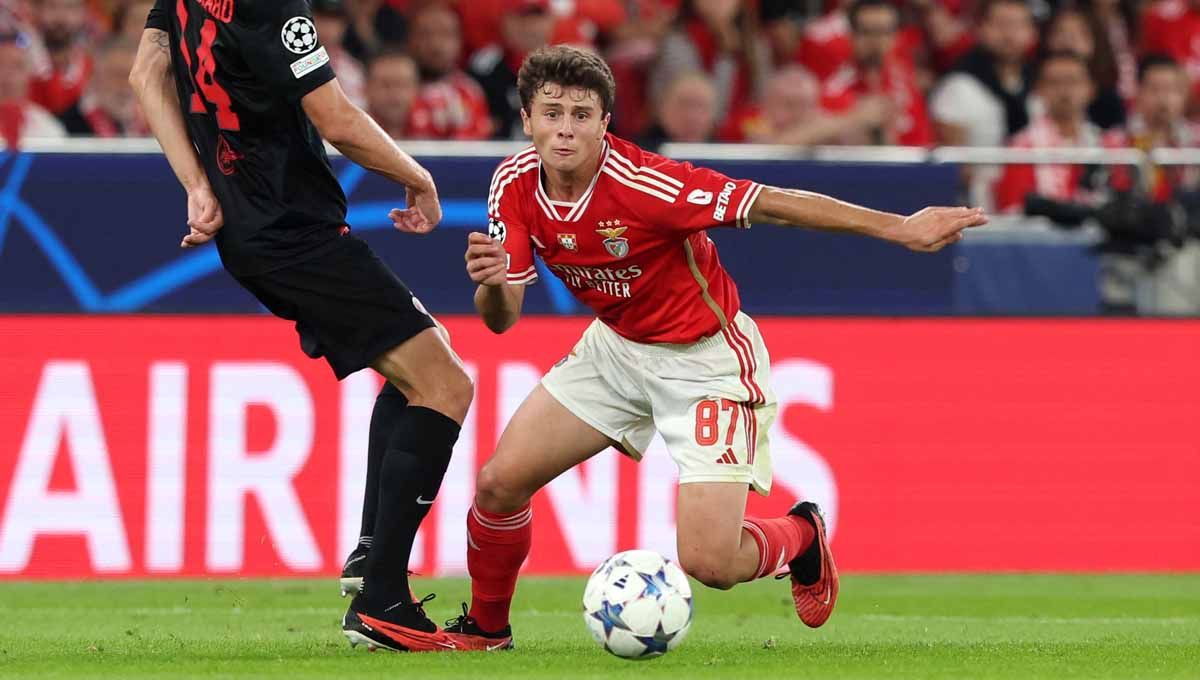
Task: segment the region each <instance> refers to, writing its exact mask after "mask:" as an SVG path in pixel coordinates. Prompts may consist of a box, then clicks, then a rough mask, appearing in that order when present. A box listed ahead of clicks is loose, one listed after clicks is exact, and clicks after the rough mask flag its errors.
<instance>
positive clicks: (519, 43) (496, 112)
mask: <svg viewBox="0 0 1200 680" xmlns="http://www.w3.org/2000/svg"><path fill="white" fill-rule="evenodd" d="M554 21H555V20H554V15H553V14H552V13H551V12H550V2H549V0H504V8H503V12H502V14H501V16H500V42H499V43H498V44H495V45H492V46H490V47H488V48H485V49H483V50H480V51H479V52H478V53H476V54H475V56H474V57H472V59H471V67H470V70H471V75H472V76H474V77H475V80H477V81H479V85H480V87H482V88H483V92H484V94H485V95H486V96H487V104H488V110H489V111H490V112H491V116H492V136H494V137H496V138H499V139H525V132H524V130H523V129H522V127H521V114H520V110H521V97H520V95H519V94H518V93H517V71H519V70H520V68H521V62H522V61H524V60H525V55H527V54H529V53H530V52H532V51H533V50H535V49H537V48H539V47H541V46H543V45H547V44H549V42H550V36H551V35H552V33H553V31H554Z"/></svg>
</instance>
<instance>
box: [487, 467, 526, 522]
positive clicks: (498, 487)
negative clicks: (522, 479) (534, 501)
mask: <svg viewBox="0 0 1200 680" xmlns="http://www.w3.org/2000/svg"><path fill="white" fill-rule="evenodd" d="M530 498H531V496H530V494H528V493H526V492H525V491H523V490H521V489H519V488H518V486H517V485H515V484H513V483H512V482H511V481H509V480H507V479H505V478H504V475H503V474H502V473H500V472H498V471H497V470H496V468H495V467H493V466H491V465H484V466H483V469H482V470H480V471H479V475H478V477H476V479H475V506H476V507H478V508H479V509H481V510H486V511H487V512H494V513H499V514H507V513H510V512H516V511H517V510H520V509H521V508H523V507H525V504H526V503H528V502H529V499H530Z"/></svg>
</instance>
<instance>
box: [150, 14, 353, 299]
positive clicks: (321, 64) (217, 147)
mask: <svg viewBox="0 0 1200 680" xmlns="http://www.w3.org/2000/svg"><path fill="white" fill-rule="evenodd" d="M146 28H153V29H158V30H162V31H166V32H167V33H168V34H169V35H170V39H171V40H170V42H171V46H170V49H171V64H172V68H173V71H174V75H175V83H176V87H177V89H178V91H179V98H180V102H181V105H182V107H183V112H184V117H185V118H186V119H187V127H188V131H189V133H190V136H191V139H192V142H193V143H194V144H195V146H196V150H197V152H198V153H199V154H200V160H201V161H202V162H203V163H204V169H205V172H206V174H207V175H208V180H209V182H210V183H211V184H212V188H213V191H214V193H216V196H217V199H218V200H219V201H220V203H221V209H222V211H223V212H224V216H225V227H224V228H223V229H222V230H221V231H220V232H219V233H218V234H217V239H216V241H217V247H218V250H219V251H220V253H221V259H222V260H223V262H224V263H225V267H226V268H227V269H229V270H230V271H231V272H233V273H235V274H241V275H251V274H257V273H261V272H266V271H270V270H273V269H277V268H279V267H282V266H286V265H289V264H292V263H295V262H299V261H303V260H304V259H306V258H308V257H312V256H315V255H316V254H319V253H320V252H323V250H324V249H325V248H327V247H330V246H331V244H333V243H334V242H335V240H336V239H337V237H338V235H339V232H340V230H341V229H342V228H343V227H344V226H345V225H346V222H345V220H346V196H345V194H344V193H343V192H342V189H341V186H339V185H338V182H337V178H336V177H334V174H333V170H332V169H331V168H330V166H329V159H328V157H327V156H326V155H325V147H324V145H323V144H322V142H321V137H320V135H319V134H318V133H317V130H316V128H314V127H313V125H312V123H311V122H310V121H309V120H308V116H306V115H305V113H304V110H303V108H302V107H301V105H300V100H301V98H303V97H304V96H305V95H307V94H308V93H310V92H312V91H313V90H315V89H317V88H318V87H320V86H322V85H324V84H326V83H327V82H329V81H330V80H332V79H333V78H334V73H333V69H332V68H330V66H329V54H328V53H327V52H326V50H325V48H324V47H323V46H322V45H321V42H320V40H319V38H318V36H317V30H316V24H314V23H313V20H312V9H311V7H310V4H309V2H308V0H158V1H157V2H156V3H155V5H154V9H152V10H151V12H150V16H149V18H148V19H147V21H146Z"/></svg>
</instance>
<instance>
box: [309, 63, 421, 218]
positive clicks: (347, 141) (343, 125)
mask: <svg viewBox="0 0 1200 680" xmlns="http://www.w3.org/2000/svg"><path fill="white" fill-rule="evenodd" d="M300 103H301V105H302V106H303V107H304V112H305V113H306V114H308V118H309V120H311V121H312V122H313V125H315V126H317V130H318V131H319V132H320V133H321V136H322V137H324V138H325V140H326V141H328V142H329V143H330V144H332V145H333V146H334V147H336V148H337V150H338V151H341V152H342V153H343V154H344V155H345V156H346V157H347V158H349V159H350V160H352V161H354V162H355V163H358V164H359V165H361V166H363V167H364V168H366V169H367V170H370V171H371V172H375V173H378V174H380V175H383V176H384V177H387V178H388V179H390V180H392V181H393V182H397V183H399V184H403V185H404V186H405V187H406V189H407V193H408V209H406V210H393V211H392V212H390V213H388V217H391V218H392V221H393V222H394V223H395V226H396V228H397V229H399V230H400V231H406V232H411V233H418V234H424V233H427V232H429V231H432V230H433V228H434V227H436V226H437V223H438V222H440V221H441V220H442V208H441V205H439V204H438V196H437V187H436V186H435V185H434V183H433V176H432V175H430V174H429V171H428V170H426V169H425V168H423V167H421V164H420V163H418V162H417V161H415V160H413V157H412V156H409V155H408V154H407V153H405V152H404V151H403V150H402V149H401V148H400V147H399V146H397V145H396V142H395V141H394V140H392V138H391V137H389V136H388V134H387V133H386V132H384V131H383V128H381V127H379V124H378V123H376V122H375V121H374V119H372V118H371V117H370V116H368V115H367V114H366V112H365V111H363V110H362V109H360V108H358V107H357V106H355V105H354V102H352V101H350V99H349V98H348V97H347V96H346V93H345V92H344V91H343V90H342V86H341V85H340V84H339V83H338V81H337V79H336V78H335V79H333V80H331V81H329V82H327V83H325V84H324V85H322V86H320V87H318V88H317V89H315V90H313V91H312V92H309V93H308V94H307V95H305V96H304V98H303V99H302V100H301V102H300Z"/></svg>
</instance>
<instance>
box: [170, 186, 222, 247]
mask: <svg viewBox="0 0 1200 680" xmlns="http://www.w3.org/2000/svg"><path fill="white" fill-rule="evenodd" d="M187 209H188V235H187V236H184V237H183V241H181V242H180V244H179V247H180V248H195V247H196V246H199V245H203V244H205V243H208V242H209V241H211V240H212V237H213V236H216V234H217V232H218V231H220V230H221V227H223V226H225V215H224V213H222V212H221V204H220V202H218V201H217V196H216V194H214V193H213V191H212V188H211V187H208V186H202V187H197V188H196V189H193V190H192V191H189V192H188V197H187Z"/></svg>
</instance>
